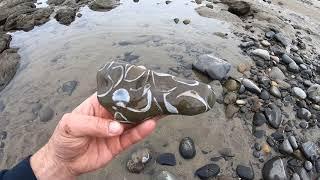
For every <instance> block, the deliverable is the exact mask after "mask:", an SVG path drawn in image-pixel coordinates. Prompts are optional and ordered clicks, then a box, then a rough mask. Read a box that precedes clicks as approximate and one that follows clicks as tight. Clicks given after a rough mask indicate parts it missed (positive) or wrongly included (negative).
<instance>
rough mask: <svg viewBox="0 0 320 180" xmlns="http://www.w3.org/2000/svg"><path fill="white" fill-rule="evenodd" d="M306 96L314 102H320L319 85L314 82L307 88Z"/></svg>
mask: <svg viewBox="0 0 320 180" xmlns="http://www.w3.org/2000/svg"><path fill="white" fill-rule="evenodd" d="M307 94H308V98H309V99H310V100H312V101H313V102H315V103H317V104H318V103H320V85H319V84H314V85H312V86H310V87H309V88H308V90H307Z"/></svg>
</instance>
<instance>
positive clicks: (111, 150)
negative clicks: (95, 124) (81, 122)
mask: <svg viewBox="0 0 320 180" xmlns="http://www.w3.org/2000/svg"><path fill="white" fill-rule="evenodd" d="M72 113H76V114H81V115H87V116H96V117H100V118H104V119H113V118H112V115H111V114H110V113H109V112H108V111H107V110H106V109H105V108H103V107H102V106H101V105H100V103H99V102H98V100H97V97H96V95H95V94H94V95H92V96H91V97H89V98H88V99H87V100H86V101H84V102H83V103H82V104H80V105H79V106H78V107H77V108H76V109H75V110H74V111H73V112H72ZM154 128H155V123H154V121H149V122H145V123H142V124H140V125H138V126H135V127H132V126H129V125H125V127H124V132H123V133H122V134H121V135H120V136H114V137H109V138H98V137H88V136H85V137H70V136H69V135H68V134H64V133H62V134H59V135H58V136H60V137H57V138H59V139H62V141H63V142H65V143H62V144H61V143H60V144H57V145H56V146H57V147H58V149H60V152H61V153H59V154H60V156H63V158H64V159H65V160H66V161H67V163H68V166H69V168H70V169H71V170H72V171H73V172H74V173H76V174H78V173H79V174H80V173H85V172H89V171H93V170H96V169H99V168H101V167H103V166H105V165H106V164H107V163H108V162H110V161H111V160H112V159H113V157H114V156H116V155H117V154H119V153H120V152H121V151H123V150H125V149H126V148H128V147H129V146H130V145H132V144H134V143H136V142H138V141H140V140H141V139H143V138H144V137H146V136H147V135H148V134H150V133H151V132H152V131H153V129H154ZM60 142H61V141H60ZM70 145H71V146H70ZM59 146H60V147H59ZM68 146H69V147H68ZM66 149H67V150H66Z"/></svg>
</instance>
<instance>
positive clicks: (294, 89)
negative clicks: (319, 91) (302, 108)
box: [292, 87, 307, 99]
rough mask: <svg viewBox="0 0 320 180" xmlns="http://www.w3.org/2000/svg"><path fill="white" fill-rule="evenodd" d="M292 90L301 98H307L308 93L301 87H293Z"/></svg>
mask: <svg viewBox="0 0 320 180" xmlns="http://www.w3.org/2000/svg"><path fill="white" fill-rule="evenodd" d="M292 92H293V94H294V95H295V96H296V97H297V98H299V99H305V98H307V94H306V93H305V92H304V91H303V90H302V89H301V88H299V87H294V88H292Z"/></svg>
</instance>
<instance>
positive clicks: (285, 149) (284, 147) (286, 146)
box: [279, 139, 293, 154]
mask: <svg viewBox="0 0 320 180" xmlns="http://www.w3.org/2000/svg"><path fill="white" fill-rule="evenodd" d="M279 150H280V151H281V152H282V153H284V154H291V153H293V149H292V147H291V144H290V142H289V140H288V139H285V140H284V141H283V142H282V143H281V144H280V146H279Z"/></svg>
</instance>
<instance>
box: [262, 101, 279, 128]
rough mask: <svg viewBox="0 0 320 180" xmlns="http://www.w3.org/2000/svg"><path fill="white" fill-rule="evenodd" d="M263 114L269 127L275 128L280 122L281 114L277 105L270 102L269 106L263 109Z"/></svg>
mask: <svg viewBox="0 0 320 180" xmlns="http://www.w3.org/2000/svg"><path fill="white" fill-rule="evenodd" d="M264 114H265V116H266V118H267V122H268V123H269V125H270V126H271V127H273V128H275V129H278V128H279V127H280V124H281V123H282V115H281V110H280V108H279V107H278V106H276V105H274V104H270V105H269V107H268V108H266V109H265V111H264Z"/></svg>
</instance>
